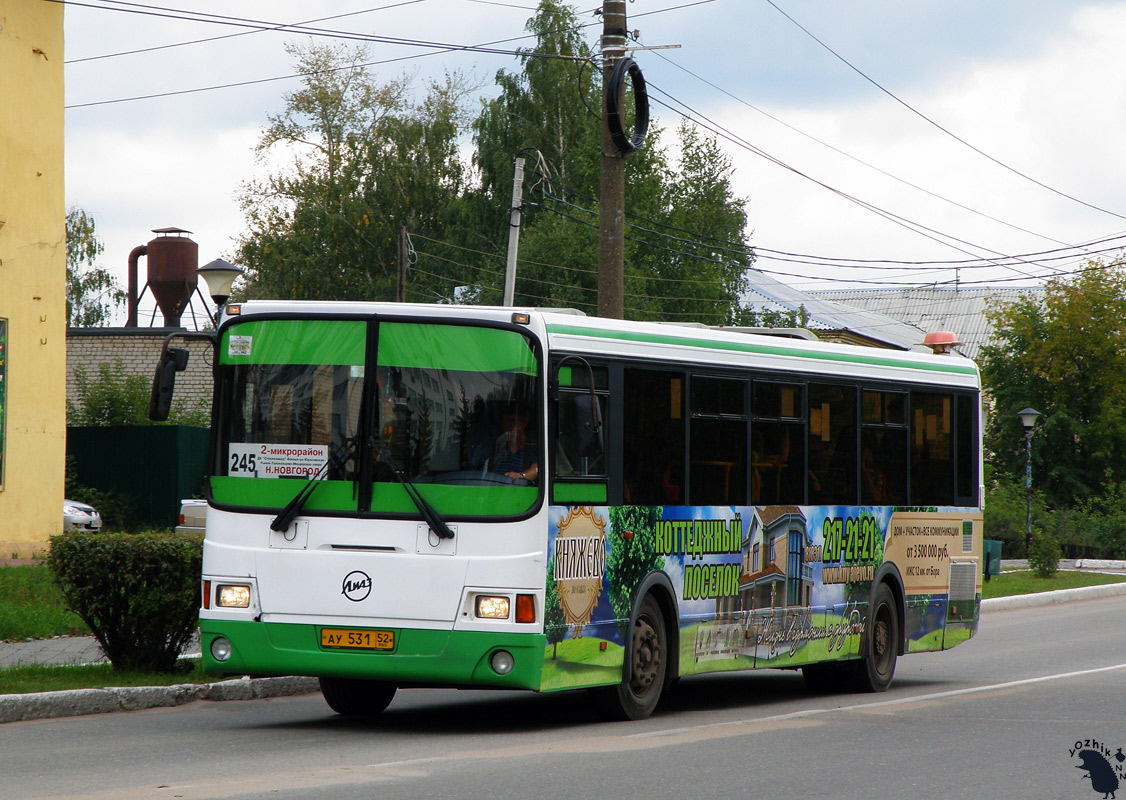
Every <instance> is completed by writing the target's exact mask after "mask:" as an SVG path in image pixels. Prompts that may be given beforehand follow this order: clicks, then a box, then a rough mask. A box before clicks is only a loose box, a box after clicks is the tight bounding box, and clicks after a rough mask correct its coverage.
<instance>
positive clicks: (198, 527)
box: [176, 500, 207, 533]
mask: <svg viewBox="0 0 1126 800" xmlns="http://www.w3.org/2000/svg"><path fill="white" fill-rule="evenodd" d="M206 521H207V501H206V500H184V501H182V502H181V503H180V524H179V525H177V526H176V533H203V525H204V523H205V522H206Z"/></svg>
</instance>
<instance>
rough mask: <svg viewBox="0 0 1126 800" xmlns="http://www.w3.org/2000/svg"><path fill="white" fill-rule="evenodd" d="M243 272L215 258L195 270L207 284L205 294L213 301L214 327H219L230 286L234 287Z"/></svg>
mask: <svg viewBox="0 0 1126 800" xmlns="http://www.w3.org/2000/svg"><path fill="white" fill-rule="evenodd" d="M243 272H244V270H243V269H241V268H240V267H236V266H235V265H234V264H232V263H231V262H229V261H224V260H223V259H221V258H217V259H215V260H214V261H211V262H209V263H207V264H204V265H203V266H202V267H200V268H199V269H197V270H196V274H198V275H199V276H200V277H201V278H203V281H204V283H206V284H207V293H208V294H210V295H211V299H212V300H213V301H215V305H216V309H215V327H216V328H218V327H219V316H220V315H221V314H222V312H223V304H224V303H226V302H227V298H228V297H230V296H231V286H233V285H234V282H235V279H236V278H238V276H239V275H242V274H243Z"/></svg>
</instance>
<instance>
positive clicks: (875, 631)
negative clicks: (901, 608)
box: [853, 583, 899, 692]
mask: <svg viewBox="0 0 1126 800" xmlns="http://www.w3.org/2000/svg"><path fill="white" fill-rule="evenodd" d="M863 648H864V652H863V654H862V655H863V658H862V659H861V661H860V663H859V664H857V669H856V672H855V673H854V674H853V684H854V685H853V688H854V690H855V691H858V692H883V691H887V688H888V687H889V686H891V679H892V676H894V675H895V659H896V656H897V654H898V650H899V613H898V612H897V611H896V603H895V595H894V594H892V591H891V588H890V587H888V585H887V584H886V583H881V584H880V585H879V586H878V587H877V588H876V591H875V592H874V593H873V595H872V602H871V604H870V605H869V606H868V629H867V631H865V634H864V644H863Z"/></svg>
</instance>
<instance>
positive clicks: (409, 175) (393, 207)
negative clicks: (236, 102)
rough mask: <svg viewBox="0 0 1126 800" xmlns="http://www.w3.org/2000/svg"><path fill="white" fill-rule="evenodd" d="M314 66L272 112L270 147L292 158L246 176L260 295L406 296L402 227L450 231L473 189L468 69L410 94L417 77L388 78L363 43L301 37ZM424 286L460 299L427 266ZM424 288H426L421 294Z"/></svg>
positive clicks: (253, 285)
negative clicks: (376, 74)
mask: <svg viewBox="0 0 1126 800" xmlns="http://www.w3.org/2000/svg"><path fill="white" fill-rule="evenodd" d="M288 49H289V52H290V54H291V55H292V56H293V57H294V58H295V59H296V60H297V65H298V69H299V70H300V71H301V73H302V74H304V76H305V78H304V85H303V87H302V88H301V89H299V90H298V91H296V92H293V93H291V94H289V95H287V96H286V98H285V99H286V107H285V110H284V111H283V112H282V113H281V114H278V115H275V116H272V117H270V120H269V123H270V124H269V126H268V127H267V129H266V131H265V133H264V134H263V136H262V138H261V140H260V141H259V143H258V146H257V153H258V155H259V157H261V158H265V157H266V156H267V155H270V154H273V153H275V152H276V151H277V150H279V149H288V150H289V151H291V152H292V153H293V162H292V165H291V166H289V167H288V168H287V169H283V170H278V171H276V172H274V173H272V174H270V175H268V176H267V177H266V178H265V179H263V180H260V181H252V182H250V183H248V184H246V185H245V186H244V187H243V191H242V196H241V200H242V205H243V210H244V213H245V215H246V221H247V228H248V232H247V234H246V235H245V236H244V237H243V238H242V239H241V241H240V242H239V258H240V260H241V263H242V264H244V265H245V266H246V267H247V272H248V275H247V284H248V286H247V289H246V292H247V294H248V296H251V297H273V298H286V299H296V298H303V299H335V300H343V299H353V300H360V299H363V300H390V299H394V297H395V291H396V281H397V274H398V251H399V228H400V226H401V225H405V226H407V227H408V229H409V231H410V232H411V233H412V234H417V235H420V236H425V237H430V238H434V239H439V238H440V237H441V236H442V232H443V227H444V224H445V222H444V214H445V212H446V207H447V206H448V205H449V203H450V202H451V201H452V199H454V198H456V197H458V196H459V194H461V191H462V186H463V183H464V170H463V166H462V164H461V161H460V159H459V157H458V152H457V140H458V135H459V133H460V129H461V127H462V124H463V122H464V117H465V112H464V109H463V108H462V105H463V103H464V101H465V98H466V96H467V94H468V92H469V91H470V90H471V89H472V88H473V87H472V86H471V85H470V84H469V83H468V82H467V81H466V80H465V79H464V78H462V77H461V76H459V75H447V76H446V79H445V81H444V82H440V83H439V82H436V83H432V84H431V85H430V86H429V88H428V92H427V94H426V96H425V98H424V99H423V100H422V101H421V102H418V103H413V102H412V101H411V99H410V80H409V79H408V78H407V77H400V78H398V79H395V80H393V81H390V82H388V83H385V84H379V83H377V82H376V81H375V80H374V79H373V78H372V76H371V75H370V73H369V72H368V70H367V68H366V66H365V65H364V60H365V59H366V57H367V51H366V50H365V49H363V48H358V49H347V48H344V47H332V46H325V45H312V46H309V47H306V48H302V47H297V46H290V47H289V48H288ZM415 284H416V285H415V286H413V287H412V288H413V293H414V294H415V295H420V296H421V298H422V299H428V300H433V299H435V294H437V296H438V298H440V299H441V298H444V299H448V298H447V297H446V296H445V295H442V294H441V291H442V290H443V289H449V288H450V287H449V286H448V283H447V282H445V281H442V282H440V284H439V286H440V288H438V289H435V288H434V287H433V286H432V285H431V284H432V281H430V280H429V279H428V278H426V276H422V277H421V278H419V276H416V280H415ZM416 299H419V298H418V297H416Z"/></svg>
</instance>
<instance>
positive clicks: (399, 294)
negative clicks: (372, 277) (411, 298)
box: [395, 225, 407, 303]
mask: <svg viewBox="0 0 1126 800" xmlns="http://www.w3.org/2000/svg"><path fill="white" fill-rule="evenodd" d="M406 299H407V226H406V225H400V226H399V277H398V280H397V281H396V282H395V300H396V302H399V303H404V302H406Z"/></svg>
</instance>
